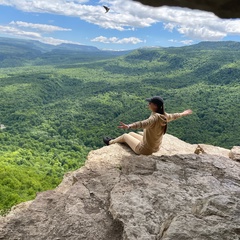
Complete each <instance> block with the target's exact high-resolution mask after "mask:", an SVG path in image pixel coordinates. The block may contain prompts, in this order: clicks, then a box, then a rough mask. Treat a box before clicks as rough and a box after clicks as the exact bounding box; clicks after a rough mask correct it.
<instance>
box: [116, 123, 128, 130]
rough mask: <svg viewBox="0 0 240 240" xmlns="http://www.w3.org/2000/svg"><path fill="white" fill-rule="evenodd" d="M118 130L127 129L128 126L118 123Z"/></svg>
mask: <svg viewBox="0 0 240 240" xmlns="http://www.w3.org/2000/svg"><path fill="white" fill-rule="evenodd" d="M118 128H121V129H129V125H127V124H125V123H123V122H120V125H119V126H118Z"/></svg>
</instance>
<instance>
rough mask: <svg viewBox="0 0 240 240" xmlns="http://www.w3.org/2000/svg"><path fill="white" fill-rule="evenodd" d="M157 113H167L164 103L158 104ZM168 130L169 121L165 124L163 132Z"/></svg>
mask: <svg viewBox="0 0 240 240" xmlns="http://www.w3.org/2000/svg"><path fill="white" fill-rule="evenodd" d="M156 113H159V114H163V115H164V114H165V111H164V104H162V105H157V111H156ZM166 132H167V123H166V125H165V126H164V130H163V134H165V133H166Z"/></svg>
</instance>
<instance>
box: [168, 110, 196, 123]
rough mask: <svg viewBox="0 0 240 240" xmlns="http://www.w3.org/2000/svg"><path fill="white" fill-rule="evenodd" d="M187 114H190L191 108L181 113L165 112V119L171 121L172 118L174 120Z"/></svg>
mask: <svg viewBox="0 0 240 240" xmlns="http://www.w3.org/2000/svg"><path fill="white" fill-rule="evenodd" d="M189 114H192V110H191V109H187V110H185V111H183V112H181V113H172V114H169V113H166V116H167V121H168V122H171V121H173V120H176V119H178V118H180V117H184V116H187V115H189Z"/></svg>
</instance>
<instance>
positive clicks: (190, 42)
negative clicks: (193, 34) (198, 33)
mask: <svg viewBox="0 0 240 240" xmlns="http://www.w3.org/2000/svg"><path fill="white" fill-rule="evenodd" d="M180 43H182V44H184V45H191V44H193V40H182V41H180Z"/></svg>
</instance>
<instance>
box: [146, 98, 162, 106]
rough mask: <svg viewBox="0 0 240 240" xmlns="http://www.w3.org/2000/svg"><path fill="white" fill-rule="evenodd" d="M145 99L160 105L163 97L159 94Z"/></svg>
mask: <svg viewBox="0 0 240 240" xmlns="http://www.w3.org/2000/svg"><path fill="white" fill-rule="evenodd" d="M146 101H148V102H151V103H154V104H157V105H158V106H162V105H163V103H164V102H163V99H162V98H161V97H159V96H154V97H152V98H147V99H146Z"/></svg>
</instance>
